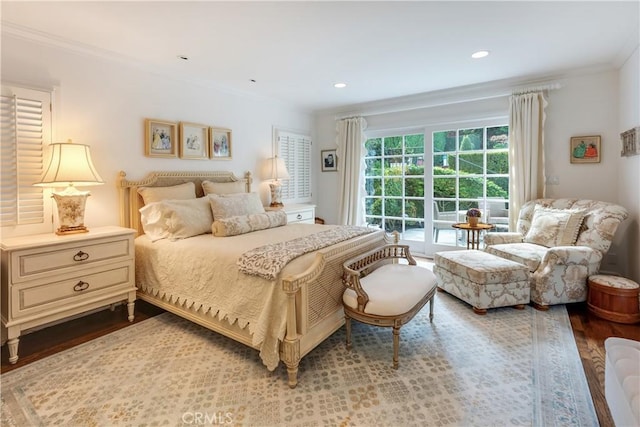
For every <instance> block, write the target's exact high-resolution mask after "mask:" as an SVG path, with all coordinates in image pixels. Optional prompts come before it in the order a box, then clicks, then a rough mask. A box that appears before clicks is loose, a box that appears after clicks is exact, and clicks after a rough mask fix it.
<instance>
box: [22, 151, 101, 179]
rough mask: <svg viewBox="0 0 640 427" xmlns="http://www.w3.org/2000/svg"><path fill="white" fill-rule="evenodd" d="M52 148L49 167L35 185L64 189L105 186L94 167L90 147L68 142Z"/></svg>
mask: <svg viewBox="0 0 640 427" xmlns="http://www.w3.org/2000/svg"><path fill="white" fill-rule="evenodd" d="M50 147H51V159H50V161H49V165H48V166H47V167H46V169H45V170H44V173H43V174H42V177H40V181H38V182H36V183H34V184H33V185H37V186H42V187H63V186H68V185H74V186H83V185H100V184H104V181H103V180H102V178H101V177H100V175H99V174H98V172H97V171H96V169H95V167H94V166H93V162H92V161H91V152H90V151H89V146H88V145H84V144H73V143H71V142H66V143H55V144H51V145H50Z"/></svg>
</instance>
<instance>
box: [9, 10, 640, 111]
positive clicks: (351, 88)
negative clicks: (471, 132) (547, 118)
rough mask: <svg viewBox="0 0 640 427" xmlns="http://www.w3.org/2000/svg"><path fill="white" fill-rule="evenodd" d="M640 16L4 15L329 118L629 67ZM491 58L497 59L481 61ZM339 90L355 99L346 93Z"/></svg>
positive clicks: (38, 31) (70, 41)
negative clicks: (394, 102)
mask: <svg viewBox="0 0 640 427" xmlns="http://www.w3.org/2000/svg"><path fill="white" fill-rule="evenodd" d="M639 5H640V3H639V2H638V0H636V1H626V2H613V1H603V2H593V1H569V2H558V1H547V2H524V1H510V2H505V1H501V2H484V1H472V2H462V1H448V2H442V1H440V2H438V1H413V2H396V1H376V2H363V1H354V2H342V1H337V2H329V1H317V2H311V1H297V2H266V1H260V2H244V1H233V2H215V1H199V2H178V1H173V2H169V1H159V2H153V1H142V2H130V1H126V2H112V1H105V2H99V1H98V2H82V1H81V2H76V1H73V2H54V1H46V2H22V1H20V2H12V1H5V0H3V1H2V2H1V7H2V10H1V12H2V29H3V36H6V35H13V36H16V35H20V36H21V37H27V38H30V37H32V38H37V39H38V40H40V41H42V40H46V41H47V42H50V43H53V44H54V45H60V46H63V47H65V48H70V49H73V50H80V51H83V52H89V53H92V54H96V55H99V56H102V57H107V58H110V57H112V58H114V59H118V60H125V61H131V62H133V63H136V64H137V65H138V66H139V65H143V66H144V67H147V68H149V69H152V70H154V71H156V72H159V73H163V74H167V75H171V76H175V77H179V78H181V79H189V80H192V81H194V82H197V83H199V84H204V85H207V86H212V87H216V88H219V89H223V90H228V91H233V92H238V93H248V94H251V95H252V96H259V97H268V98H277V99H280V100H282V101H284V102H286V103H291V104H293V105H295V106H296V107H299V108H304V109H307V110H327V109H336V108H339V107H341V106H349V105H354V104H359V103H363V102H369V101H374V100H380V99H388V98H395V97H402V96H407V95H412V94H419V93H425V92H431V91H436V90H441V89H447V88H453V87H459V86H465V85H473V84H478V83H482V82H489V81H497V80H504V79H525V78H527V77H531V76H533V77H535V76H544V75H549V74H552V73H556V74H557V73H558V72H562V71H565V70H572V69H576V68H583V67H617V66H620V65H621V64H622V63H623V61H624V60H625V59H627V57H628V55H630V54H631V53H632V52H633V49H635V47H636V46H637V45H638V42H639V40H640V35H639V29H638V28H639V25H640V20H639V16H640V8H639ZM480 49H486V50H489V51H490V52H491V54H490V55H489V56H488V57H486V58H483V59H479V60H478V59H472V58H471V53H473V52H474V51H476V50H480ZM179 56H185V57H187V58H188V60H183V59H180V58H179ZM336 82H344V83H346V84H347V87H346V88H343V89H336V88H334V87H333V85H334V83H336Z"/></svg>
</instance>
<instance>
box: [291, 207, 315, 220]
mask: <svg viewBox="0 0 640 427" xmlns="http://www.w3.org/2000/svg"><path fill="white" fill-rule="evenodd" d="M313 219H314V218H313V209H307V210H303V211H298V212H287V222H313Z"/></svg>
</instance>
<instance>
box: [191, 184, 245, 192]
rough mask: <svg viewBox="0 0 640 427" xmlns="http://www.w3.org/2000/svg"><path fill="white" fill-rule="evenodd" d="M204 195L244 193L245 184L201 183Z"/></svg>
mask: <svg viewBox="0 0 640 427" xmlns="http://www.w3.org/2000/svg"><path fill="white" fill-rule="evenodd" d="M202 190H203V191H204V194H231V193H246V191H247V188H246V184H245V183H244V182H242V181H233V182H211V181H202Z"/></svg>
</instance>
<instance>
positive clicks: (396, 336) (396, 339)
mask: <svg viewBox="0 0 640 427" xmlns="http://www.w3.org/2000/svg"><path fill="white" fill-rule="evenodd" d="M399 352H400V328H399V327H397V326H394V327H393V369H398V353H399Z"/></svg>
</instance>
